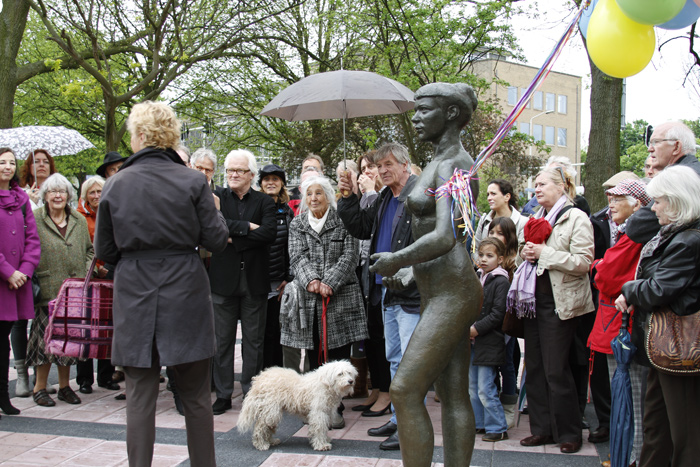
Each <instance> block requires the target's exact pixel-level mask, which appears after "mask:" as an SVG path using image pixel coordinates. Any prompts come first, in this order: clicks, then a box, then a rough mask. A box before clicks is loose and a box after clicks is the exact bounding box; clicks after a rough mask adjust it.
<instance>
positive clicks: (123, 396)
mask: <svg viewBox="0 0 700 467" xmlns="http://www.w3.org/2000/svg"><path fill="white" fill-rule="evenodd" d="M114 400H117V401H125V400H126V393H125V392H123V393H121V394H117V395H116V396H114Z"/></svg>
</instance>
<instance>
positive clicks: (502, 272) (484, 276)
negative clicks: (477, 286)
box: [479, 266, 509, 287]
mask: <svg viewBox="0 0 700 467" xmlns="http://www.w3.org/2000/svg"><path fill="white" fill-rule="evenodd" d="M479 273H480V274H479V281H480V282H481V287H483V286H484V284H485V283H486V279H488V278H489V276H504V277H505V278H506V279H509V277H508V271H506V270H505V269H503V268H502V267H501V266H497V267H496V268H495V269H493V270H492V271H489V272H487V273H486V274H484V270H483V269H479Z"/></svg>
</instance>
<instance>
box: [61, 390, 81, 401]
mask: <svg viewBox="0 0 700 467" xmlns="http://www.w3.org/2000/svg"><path fill="white" fill-rule="evenodd" d="M58 400H59V401H63V402H67V403H68V404H80V402H81V400H80V397H78V395H77V394H76V393H75V392H74V391H73V390H72V389H71V387H70V386H66V387H64V388H61V389H59V390H58Z"/></svg>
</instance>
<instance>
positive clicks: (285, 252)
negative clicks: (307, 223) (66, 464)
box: [270, 203, 294, 282]
mask: <svg viewBox="0 0 700 467" xmlns="http://www.w3.org/2000/svg"><path fill="white" fill-rule="evenodd" d="M275 215H276V219H275V222H276V223H277V224H276V226H277V231H276V232H277V233H276V237H275V241H274V242H272V244H271V245H270V280H271V281H287V282H291V281H292V279H294V276H292V275H291V273H290V271H289V223H290V222H292V219H294V213H293V212H292V209H291V208H290V207H289V205H287V203H277V205H276V206H275Z"/></svg>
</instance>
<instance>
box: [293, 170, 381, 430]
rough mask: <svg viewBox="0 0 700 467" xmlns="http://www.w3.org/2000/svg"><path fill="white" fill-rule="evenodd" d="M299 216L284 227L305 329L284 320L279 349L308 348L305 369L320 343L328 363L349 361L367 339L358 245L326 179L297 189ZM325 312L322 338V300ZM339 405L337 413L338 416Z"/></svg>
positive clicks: (316, 357)
mask: <svg viewBox="0 0 700 467" xmlns="http://www.w3.org/2000/svg"><path fill="white" fill-rule="evenodd" d="M301 193H302V201H301V211H300V214H299V215H298V216H297V217H295V218H294V220H293V221H292V223H291V224H290V228H289V258H290V263H291V267H292V274H293V275H294V283H295V285H296V286H297V288H298V289H299V291H300V295H299V296H300V298H299V302H300V303H299V307H300V309H301V313H302V314H303V318H302V319H301V320H299V321H300V322H302V323H304V324H305V327H302V326H303V324H301V325H300V326H293V327H290V326H289V325H288V323H286V322H285V318H284V317H283V319H282V322H281V325H282V344H283V345H287V346H289V347H295V348H300V349H310V350H311V351H310V354H311V355H310V356H309V365H310V368H311V369H312V370H313V369H316V368H318V366H319V365H320V363H321V359H322V350H323V338H324V337H325V338H326V341H327V345H328V360H329V361H332V360H341V359H349V358H350V347H351V346H352V343H353V342H356V341H359V340H362V339H367V338H368V337H369V335H368V333H367V317H366V316H365V312H364V306H363V302H362V292H360V285H359V282H358V279H357V275H356V274H355V267H356V266H357V262H358V259H359V255H360V252H359V244H358V241H357V239H355V238H354V237H352V236H351V235H350V234H349V233H348V232H347V230H345V227H344V226H343V223H342V222H341V220H340V217H338V214H337V212H336V202H335V195H334V192H333V187H332V186H331V184H330V182H329V180H328V179H327V178H325V177H311V178H308V179H306V180H305V181H304V182H303V183H302V185H301ZM324 300H328V304H327V307H326V317H327V335H326V336H323V321H322V315H323V301H324ZM342 408H343V406H342V404H341V408H340V411H339V412H340V413H342ZM344 425H345V423H344V421H343V419H342V416H340V417H337V416H334V418H333V427H334V428H342V427H343V426H344Z"/></svg>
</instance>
